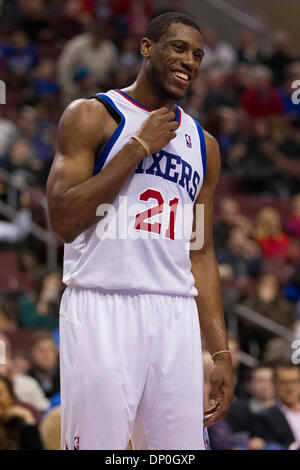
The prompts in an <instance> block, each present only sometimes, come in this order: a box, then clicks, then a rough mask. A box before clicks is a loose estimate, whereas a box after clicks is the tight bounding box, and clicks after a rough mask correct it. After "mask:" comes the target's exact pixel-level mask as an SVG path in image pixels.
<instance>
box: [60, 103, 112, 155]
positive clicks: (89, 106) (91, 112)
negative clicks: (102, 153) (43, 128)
mask: <svg viewBox="0 0 300 470" xmlns="http://www.w3.org/2000/svg"><path fill="white" fill-rule="evenodd" d="M106 120H107V111H106V109H105V107H104V106H103V104H102V103H100V102H99V101H97V100H96V99H94V100H91V99H79V100H75V101H72V103H70V104H69V105H68V106H67V108H66V109H65V111H64V112H63V114H62V116H61V118H60V121H59V124H58V128H57V145H58V148H59V149H60V150H62V151H63V150H64V147H65V145H66V144H67V143H68V144H72V143H74V144H76V143H77V142H79V141H80V144H81V145H80V147H81V146H82V145H85V144H86V143H88V144H89V146H92V147H95V148H96V147H97V146H98V145H99V143H100V140H101V134H102V132H101V131H102V130H104V126H105V122H106ZM61 147H62V148H61Z"/></svg>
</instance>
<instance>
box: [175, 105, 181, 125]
mask: <svg viewBox="0 0 300 470" xmlns="http://www.w3.org/2000/svg"><path fill="white" fill-rule="evenodd" d="M175 106H176V111H175V121H176V122H178V123H179V119H180V111H179V108H178V106H177V105H175Z"/></svg>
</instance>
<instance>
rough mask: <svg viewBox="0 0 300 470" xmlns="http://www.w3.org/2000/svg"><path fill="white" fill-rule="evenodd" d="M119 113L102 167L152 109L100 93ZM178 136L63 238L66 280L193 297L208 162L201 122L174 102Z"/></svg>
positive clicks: (97, 168) (101, 158)
mask: <svg viewBox="0 0 300 470" xmlns="http://www.w3.org/2000/svg"><path fill="white" fill-rule="evenodd" d="M97 97H99V98H100V99H102V100H105V102H106V103H108V105H109V107H110V109H111V110H114V112H115V113H116V115H117V116H118V118H119V120H118V121H119V123H118V127H117V128H116V130H115V131H114V133H113V134H112V136H111V138H110V139H109V141H108V142H107V144H106V145H105V147H104V149H103V150H102V152H101V154H100V155H99V156H98V158H97V160H96V163H95V169H94V174H96V173H98V172H99V171H101V170H102V169H103V168H104V167H105V166H106V165H107V164H108V163H109V162H110V161H111V160H112V159H113V158H114V156H115V155H116V154H117V153H118V152H119V151H120V150H121V149H122V148H123V147H124V146H125V145H126V143H127V142H128V141H129V139H130V138H131V137H132V136H133V135H135V134H136V133H137V131H138V129H139V128H140V127H141V125H142V123H143V121H144V120H145V119H146V118H147V117H148V116H149V113H150V112H151V110H150V109H148V108H146V107H145V106H143V105H142V104H140V103H139V102H137V101H136V100H134V99H133V98H131V97H130V96H128V95H127V94H126V93H124V92H123V91H121V90H110V91H108V92H107V93H105V94H100V93H99V94H98V95H97ZM176 120H177V121H178V122H179V124H180V125H179V128H178V129H177V131H176V133H177V135H176V137H175V138H174V139H173V140H171V141H170V143H169V144H168V145H166V147H164V148H163V149H162V150H160V151H159V152H156V153H154V154H152V155H148V156H147V157H146V158H144V159H142V160H141V162H140V164H139V165H138V166H137V168H136V170H135V173H134V174H133V175H132V176H131V177H130V178H129V180H128V181H127V182H126V184H125V185H124V186H123V187H122V189H121V191H120V193H119V195H118V196H117V197H116V199H115V201H114V202H113V204H112V205H111V206H110V207H108V206H106V207H105V206H104V207H101V206H99V207H98V210H97V214H98V215H99V216H101V215H102V216H103V215H104V214H106V215H105V217H103V218H102V220H100V219H99V220H100V222H98V223H96V224H95V225H93V226H92V227H90V228H89V229H88V230H86V231H85V232H83V233H81V234H80V235H79V236H78V237H77V238H76V239H75V240H74V241H73V242H72V243H70V244H66V245H65V253H64V276H63V281H64V282H65V283H66V284H67V285H69V286H74V285H76V286H81V287H89V288H93V287H95V288H98V289H99V288H100V289H102V290H103V292H104V293H105V292H107V293H109V292H121V293H122V292H123V293H132V294H139V293H158V294H173V295H184V296H195V295H197V290H196V288H195V285H194V278H193V275H192V273H191V263H190V256H189V240H190V237H191V233H192V226H193V206H194V202H195V200H196V198H197V195H198V193H199V191H200V189H201V186H202V184H203V178H204V174H205V164H206V150H205V140H204V134H203V130H202V127H201V126H200V125H199V124H198V123H197V122H196V121H194V120H193V119H192V118H191V117H190V116H189V115H187V114H185V113H184V111H183V110H182V109H181V108H179V107H178V106H177V107H176Z"/></svg>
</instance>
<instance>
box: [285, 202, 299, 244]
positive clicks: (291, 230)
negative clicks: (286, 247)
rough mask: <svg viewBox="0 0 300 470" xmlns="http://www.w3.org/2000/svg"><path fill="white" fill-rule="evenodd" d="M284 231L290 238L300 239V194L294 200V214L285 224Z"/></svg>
mask: <svg viewBox="0 0 300 470" xmlns="http://www.w3.org/2000/svg"><path fill="white" fill-rule="evenodd" d="M283 230H284V233H286V234H287V235H289V236H290V237H292V238H298V239H300V194H296V195H295V196H294V197H293V199H292V214H291V215H290V217H288V218H287V219H286V221H285V222H284V224H283Z"/></svg>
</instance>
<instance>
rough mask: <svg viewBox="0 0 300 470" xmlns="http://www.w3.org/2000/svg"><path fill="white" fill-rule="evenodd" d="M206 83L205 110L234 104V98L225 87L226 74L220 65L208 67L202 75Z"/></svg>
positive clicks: (208, 110) (213, 109)
mask: <svg viewBox="0 0 300 470" xmlns="http://www.w3.org/2000/svg"><path fill="white" fill-rule="evenodd" d="M204 77H205V82H206V85H207V92H206V97H205V100H204V110H205V112H207V113H208V112H210V111H215V109H216V108H219V107H221V106H235V98H234V95H233V93H232V91H231V90H227V89H226V85H225V83H226V75H225V72H224V70H222V69H221V68H220V67H210V68H209V70H207V72H206V73H205V75H204Z"/></svg>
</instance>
